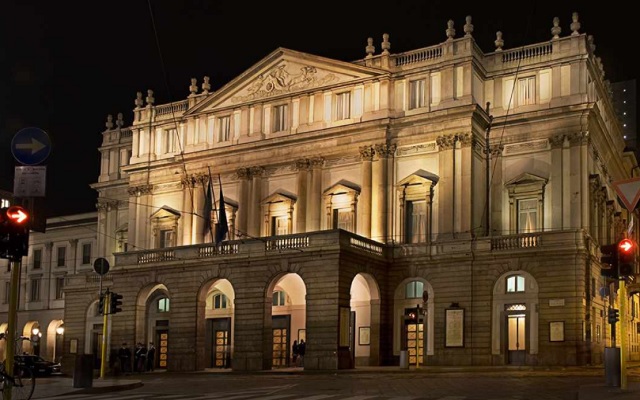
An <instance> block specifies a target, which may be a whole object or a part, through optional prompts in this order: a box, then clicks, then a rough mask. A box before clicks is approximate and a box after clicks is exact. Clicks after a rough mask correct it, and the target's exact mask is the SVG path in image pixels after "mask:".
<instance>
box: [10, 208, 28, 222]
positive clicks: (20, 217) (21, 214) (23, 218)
mask: <svg viewBox="0 0 640 400" xmlns="http://www.w3.org/2000/svg"><path fill="white" fill-rule="evenodd" d="M6 216H7V220H8V221H11V223H13V224H16V225H24V224H26V223H27V222H29V213H28V212H27V210H25V209H24V208H22V207H20V206H11V207H9V208H7V213H6Z"/></svg>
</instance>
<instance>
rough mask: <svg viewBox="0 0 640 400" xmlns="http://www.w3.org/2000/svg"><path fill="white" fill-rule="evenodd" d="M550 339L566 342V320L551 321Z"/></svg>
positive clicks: (551, 340)
mask: <svg viewBox="0 0 640 400" xmlns="http://www.w3.org/2000/svg"><path fill="white" fill-rule="evenodd" d="M549 341H550V342H564V321H551V322H549Z"/></svg>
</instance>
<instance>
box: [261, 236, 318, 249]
mask: <svg viewBox="0 0 640 400" xmlns="http://www.w3.org/2000/svg"><path fill="white" fill-rule="evenodd" d="M302 247H309V236H294V237H287V238H278V239H268V240H267V241H266V243H265V248H266V250H267V251H273V250H282V249H299V248H302Z"/></svg>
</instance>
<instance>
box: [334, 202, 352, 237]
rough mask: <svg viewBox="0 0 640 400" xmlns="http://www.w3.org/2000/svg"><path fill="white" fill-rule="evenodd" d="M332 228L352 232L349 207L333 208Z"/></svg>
mask: <svg viewBox="0 0 640 400" xmlns="http://www.w3.org/2000/svg"><path fill="white" fill-rule="evenodd" d="M333 229H344V230H345V231H349V232H353V231H354V229H353V213H352V212H351V209H350V208H334V209H333Z"/></svg>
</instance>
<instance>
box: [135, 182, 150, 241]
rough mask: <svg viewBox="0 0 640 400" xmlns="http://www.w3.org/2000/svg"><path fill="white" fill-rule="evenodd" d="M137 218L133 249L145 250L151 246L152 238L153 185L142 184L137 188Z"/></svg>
mask: <svg viewBox="0 0 640 400" xmlns="http://www.w3.org/2000/svg"><path fill="white" fill-rule="evenodd" d="M135 189H136V193H137V197H136V202H135V203H134V204H135V207H136V219H135V233H136V236H135V240H134V246H133V248H132V249H131V250H134V251H135V250H144V249H148V248H150V247H152V246H151V239H150V238H149V236H148V235H149V229H148V227H149V217H150V216H151V208H150V206H151V202H150V197H151V191H152V189H153V186H152V185H140V186H137V187H136V188H135Z"/></svg>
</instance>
